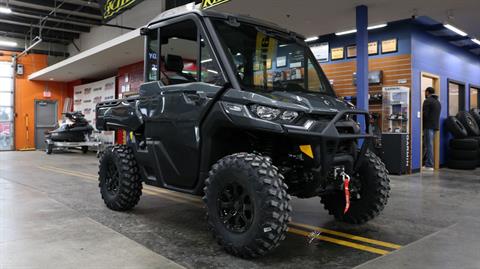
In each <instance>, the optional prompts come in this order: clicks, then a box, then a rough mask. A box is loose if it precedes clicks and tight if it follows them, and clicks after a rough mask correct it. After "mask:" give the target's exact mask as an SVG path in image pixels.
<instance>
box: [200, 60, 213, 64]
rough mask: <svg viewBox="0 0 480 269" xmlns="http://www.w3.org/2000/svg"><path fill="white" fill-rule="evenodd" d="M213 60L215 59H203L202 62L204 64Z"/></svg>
mask: <svg viewBox="0 0 480 269" xmlns="http://www.w3.org/2000/svg"><path fill="white" fill-rule="evenodd" d="M211 61H213V59H206V60H203V61H202V62H201V63H202V64H204V63H209V62H211Z"/></svg>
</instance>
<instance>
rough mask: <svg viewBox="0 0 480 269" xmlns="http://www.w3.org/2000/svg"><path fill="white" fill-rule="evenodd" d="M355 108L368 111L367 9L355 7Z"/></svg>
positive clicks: (365, 7) (362, 6)
mask: <svg viewBox="0 0 480 269" xmlns="http://www.w3.org/2000/svg"><path fill="white" fill-rule="evenodd" d="M356 10H357V37H356V43H357V107H358V108H359V109H361V110H367V111H368V29H367V28H368V7H367V6H364V5H361V6H357V8H356Z"/></svg>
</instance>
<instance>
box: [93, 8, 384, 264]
mask: <svg viewBox="0 0 480 269" xmlns="http://www.w3.org/2000/svg"><path fill="white" fill-rule="evenodd" d="M142 34H144V35H145V36H146V46H145V47H146V53H145V54H146V57H145V70H146V71H145V73H146V74H145V80H146V82H145V83H144V84H143V85H142V86H141V88H140V93H139V97H136V98H127V99H122V100H113V101H108V102H103V103H99V104H98V105H97V114H96V115H97V119H96V123H97V128H98V129H99V130H126V131H127V132H128V134H129V139H128V140H129V141H128V143H127V145H117V146H114V147H111V148H109V149H107V150H106V151H104V153H103V154H102V157H101V160H100V171H99V181H100V184H99V186H100V191H101V195H102V198H103V200H104V201H105V203H106V205H107V206H108V207H109V208H110V209H113V210H118V211H123V210H128V209H131V208H132V207H134V206H135V205H136V204H137V202H138V201H139V199H140V196H141V194H142V182H145V183H146V184H148V185H154V186H158V187H163V188H167V189H171V190H175V191H179V192H185V193H190V194H195V195H203V201H204V202H205V205H206V209H207V219H208V225H209V227H210V229H211V230H212V231H213V235H214V237H215V239H216V240H217V242H218V243H219V244H220V245H221V246H222V247H223V248H224V249H225V250H226V251H227V252H229V253H231V254H233V255H237V256H240V257H244V258H252V257H257V256H261V255H264V254H266V253H268V252H269V251H271V250H272V249H274V248H276V247H277V246H278V245H279V243H280V241H282V240H283V239H284V238H285V233H286V232H287V229H288V227H287V224H288V222H289V221H290V211H291V206H290V205H289V200H290V195H294V196H297V197H300V198H310V197H318V196H319V197H320V198H321V202H322V204H323V205H324V207H325V208H326V209H327V210H328V211H329V213H330V214H332V215H334V216H335V218H336V219H338V220H341V221H345V222H348V223H354V224H360V223H364V222H366V221H369V220H371V219H372V218H374V217H375V216H377V215H378V214H379V213H380V212H381V211H382V210H383V208H384V207H385V205H386V203H387V199H388V197H389V192H390V186H389V178H388V174H387V170H386V169H385V166H384V164H383V163H382V162H381V160H380V159H379V158H378V157H377V156H375V155H374V154H373V153H372V152H370V151H369V150H368V149H367V148H368V144H369V142H370V140H371V138H372V134H371V131H370V128H369V124H368V120H367V118H366V117H367V116H368V113H367V112H363V111H358V110H355V109H353V108H351V107H350V106H348V105H347V104H346V103H344V102H343V101H341V100H339V99H337V98H336V95H335V93H334V91H333V89H332V88H331V86H330V84H329V81H328V80H327V79H326V77H325V75H324V74H323V72H322V70H321V68H320V66H319V64H318V63H317V61H316V59H315V58H314V56H313V54H312V53H311V51H310V49H309V48H308V46H307V45H306V44H305V42H304V38H303V37H301V36H299V35H297V34H295V33H292V32H289V31H287V30H284V29H281V28H279V27H278V26H275V25H272V24H270V23H267V22H263V21H260V20H256V19H252V18H248V17H241V16H233V15H228V14H223V13H215V12H208V11H198V10H190V11H184V12H173V11H169V12H166V13H164V14H162V15H160V16H159V17H158V18H157V19H156V20H155V21H154V22H152V23H150V24H149V25H148V27H146V28H144V29H143V30H142ZM361 121H363V122H364V124H363V125H362V124H359V123H358V122H361ZM360 144H361V145H362V146H361V147H360V146H359V145H360Z"/></svg>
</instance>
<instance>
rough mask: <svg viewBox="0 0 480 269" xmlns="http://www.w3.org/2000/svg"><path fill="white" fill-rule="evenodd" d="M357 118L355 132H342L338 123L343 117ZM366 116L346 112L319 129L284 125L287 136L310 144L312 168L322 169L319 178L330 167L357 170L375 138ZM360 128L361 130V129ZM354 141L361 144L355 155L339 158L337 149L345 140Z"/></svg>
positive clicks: (355, 112)
mask: <svg viewBox="0 0 480 269" xmlns="http://www.w3.org/2000/svg"><path fill="white" fill-rule="evenodd" d="M347 116H349V117H352V116H354V117H356V118H357V121H359V122H360V126H361V128H360V130H359V132H358V133H353V134H352V133H341V132H339V130H338V126H337V124H338V123H339V122H341V121H344V120H345V118H346V117H347ZM368 117H369V114H368V112H366V111H354V110H346V111H340V112H338V113H336V115H335V116H334V117H333V119H332V120H330V121H329V122H328V123H326V124H323V125H322V126H321V127H320V128H319V127H317V128H316V126H315V123H313V124H312V125H311V126H308V125H307V126H306V125H304V126H288V125H287V126H284V128H285V131H286V133H287V134H288V135H289V136H293V137H296V138H298V139H299V141H302V142H303V143H306V144H309V145H310V146H311V148H312V152H313V158H312V159H313V161H314V166H315V167H321V168H322V169H321V175H322V177H325V176H327V175H328V173H329V171H331V168H332V167H333V166H336V165H343V166H345V167H346V170H347V171H348V172H349V173H354V172H355V171H357V170H358V168H359V165H360V164H361V163H362V161H363V158H364V156H365V153H366V151H367V149H368V148H369V146H370V143H371V140H372V138H373V137H374V136H373V133H372V130H371V128H370V125H369V121H368ZM362 127H363V128H362ZM352 140H354V141H357V142H358V143H359V144H360V145H361V148H360V151H359V153H358V154H356V155H355V156H344V155H343V156H342V155H340V156H339V155H338V154H337V152H338V147H339V145H340V144H341V143H342V142H344V141H352Z"/></svg>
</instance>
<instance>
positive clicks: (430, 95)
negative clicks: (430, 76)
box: [423, 87, 442, 171]
mask: <svg viewBox="0 0 480 269" xmlns="http://www.w3.org/2000/svg"><path fill="white" fill-rule="evenodd" d="M441 110H442V105H441V104H440V102H439V101H438V96H437V95H435V89H434V88H432V87H428V88H427V89H426V90H425V101H424V102H423V137H424V140H425V142H424V143H425V150H426V152H425V153H426V154H425V155H426V159H425V170H427V171H433V140H434V137H435V132H436V131H438V130H439V129H440V111H441Z"/></svg>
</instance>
